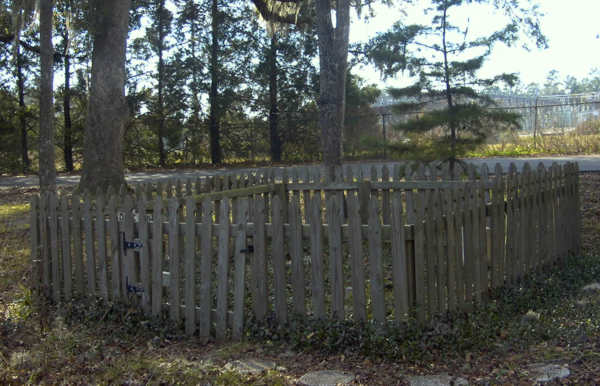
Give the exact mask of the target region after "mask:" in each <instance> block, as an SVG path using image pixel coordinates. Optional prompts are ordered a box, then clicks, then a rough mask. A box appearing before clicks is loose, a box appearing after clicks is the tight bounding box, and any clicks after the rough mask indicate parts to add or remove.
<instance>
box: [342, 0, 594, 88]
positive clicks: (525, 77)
mask: <svg viewBox="0 0 600 386" xmlns="http://www.w3.org/2000/svg"><path fill="white" fill-rule="evenodd" d="M425 3H426V0H417V1H416V4H414V5H413V6H412V7H410V6H409V7H406V6H402V8H400V7H399V6H396V7H393V8H387V7H384V6H381V5H379V6H377V7H376V8H375V9H374V10H375V12H376V16H375V18H373V19H371V20H369V21H368V22H365V21H364V20H358V19H357V18H356V15H353V20H352V25H351V27H350V41H351V42H360V41H365V40H366V39H368V38H370V37H372V36H375V35H376V33H377V32H383V31H386V30H387V29H389V28H390V27H391V26H392V25H393V23H394V22H396V21H397V20H399V19H401V20H403V22H404V23H405V24H413V23H418V24H423V23H426V22H427V21H428V20H430V17H429V16H424V15H423V6H424V4H425ZM537 4H539V7H540V8H539V9H540V11H541V13H543V14H544V16H543V17H542V22H541V26H542V32H543V33H544V34H545V35H546V37H547V38H548V44H549V48H547V49H538V48H536V47H535V46H533V47H532V48H531V49H530V51H527V50H525V49H523V48H522V47H521V45H520V44H517V45H514V46H512V47H510V48H509V47H506V46H503V45H501V44H500V45H497V46H495V48H494V51H493V52H492V54H491V56H490V57H489V58H488V60H487V62H486V63H485V64H484V67H483V68H482V70H481V72H480V74H481V75H483V76H489V75H493V74H498V73H503V72H507V73H512V72H514V73H519V74H520V79H521V81H522V82H523V83H524V84H528V83H530V82H536V83H539V84H543V83H544V81H545V79H546V76H547V74H548V72H550V71H551V70H553V69H555V70H558V71H559V74H560V77H561V78H564V77H566V76H567V75H571V76H575V77H576V78H578V79H581V78H584V77H586V76H587V75H588V74H589V72H590V71H591V70H592V69H593V68H594V67H597V68H600V38H599V35H600V22H599V20H600V0H537ZM466 9H467V11H465V12H458V14H455V15H452V16H454V19H453V20H454V23H455V24H459V23H460V22H461V21H462V22H464V21H466V20H467V18H468V19H469V21H470V23H469V26H470V27H469V29H470V33H472V34H473V35H472V36H475V33H485V31H486V30H487V31H491V28H494V29H496V28H497V27H498V26H501V25H503V24H504V22H503V21H504V20H506V19H504V16H503V15H502V14H501V13H498V12H495V11H493V10H491V8H490V7H487V6H480V5H469V6H468V8H466ZM402 11H404V12H405V15H403V12H402ZM356 70H357V71H355V72H357V73H358V74H359V75H360V76H362V77H363V78H365V79H366V80H367V81H368V82H369V83H377V84H378V85H379V86H380V87H384V86H399V85H405V84H407V83H408V82H407V79H406V78H402V75H400V77H399V78H397V79H388V80H386V81H382V80H381V79H380V75H379V73H378V72H377V71H376V70H374V69H373V68H370V67H364V68H362V69H356Z"/></svg>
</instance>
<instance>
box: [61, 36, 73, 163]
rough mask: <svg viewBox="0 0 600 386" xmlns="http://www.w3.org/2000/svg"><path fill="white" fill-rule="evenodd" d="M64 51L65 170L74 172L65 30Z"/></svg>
mask: <svg viewBox="0 0 600 386" xmlns="http://www.w3.org/2000/svg"><path fill="white" fill-rule="evenodd" d="M63 43H64V46H65V50H64V59H63V62H64V68H65V75H64V76H65V91H64V95H63V117H64V121H65V129H64V136H63V139H64V144H63V145H64V158H65V170H66V171H67V172H72V171H73V132H72V124H71V58H70V57H69V30H68V29H65V33H64V35H63Z"/></svg>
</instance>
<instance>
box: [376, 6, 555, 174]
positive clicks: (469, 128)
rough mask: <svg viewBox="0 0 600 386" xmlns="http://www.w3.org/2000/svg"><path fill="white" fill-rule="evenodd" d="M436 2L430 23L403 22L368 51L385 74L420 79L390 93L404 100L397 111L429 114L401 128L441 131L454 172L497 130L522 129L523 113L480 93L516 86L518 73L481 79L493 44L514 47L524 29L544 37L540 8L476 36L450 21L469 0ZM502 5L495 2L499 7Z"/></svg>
mask: <svg viewBox="0 0 600 386" xmlns="http://www.w3.org/2000/svg"><path fill="white" fill-rule="evenodd" d="M478 2H479V3H485V2H486V1H485V0H480V1H478ZM431 3H432V6H431V7H429V8H427V9H426V10H425V12H426V14H431V15H432V18H431V23H430V25H403V24H402V23H400V22H398V23H396V24H395V25H394V26H393V28H392V29H391V30H390V31H388V32H386V33H383V34H380V35H378V36H377V37H376V38H374V39H372V40H371V41H370V42H369V44H368V45H367V52H368V54H369V57H370V60H371V61H372V62H373V63H375V64H376V66H377V67H378V68H379V69H380V70H381V71H382V73H383V74H384V75H386V76H391V75H395V74H396V73H398V72H400V71H405V70H407V71H409V73H410V74H411V75H413V76H414V77H416V78H417V80H416V82H415V83H414V84H412V85H411V86H408V87H404V88H392V89H390V90H388V92H389V93H390V94H391V95H392V96H393V97H394V98H396V99H397V100H399V101H400V103H399V104H397V105H396V106H395V110H396V112H397V113H399V114H405V113H407V112H416V111H419V110H425V112H422V113H419V117H418V118H412V119H408V120H407V121H406V122H404V123H401V124H398V125H397V126H396V128H397V129H399V130H405V131H409V132H420V133H425V132H431V131H432V130H436V129H437V130H440V129H441V130H442V132H443V134H444V135H443V136H442V137H441V138H438V139H437V140H436V141H435V142H436V143H435V146H436V148H437V149H438V151H439V156H440V157H445V158H446V159H447V160H448V161H450V167H451V169H453V167H454V163H455V161H456V160H457V157H459V156H460V155H461V154H463V153H464V152H465V151H466V150H467V149H470V148H472V147H473V146H475V145H476V144H479V143H481V142H482V141H484V140H485V138H486V137H487V136H488V135H490V134H491V133H492V132H493V131H494V130H497V129H499V128H501V127H510V126H513V127H514V126H517V125H518V123H517V119H518V115H516V114H514V113H509V112H506V111H503V110H501V109H497V108H495V107H494V106H493V105H494V103H493V101H492V100H491V99H490V98H489V97H487V96H486V95H485V94H483V93H481V92H480V91H481V90H482V89H483V88H485V87H489V86H492V85H494V84H496V83H498V82H505V83H507V84H509V85H512V84H513V83H514V82H515V81H516V79H517V77H516V75H515V74H500V75H497V76H495V77H492V78H487V79H484V78H480V77H478V74H477V73H478V71H479V70H480V69H481V67H482V66H483V64H484V62H485V60H486V58H487V57H488V56H489V55H490V53H491V51H492V49H493V47H494V45H495V44H496V43H500V42H501V43H505V44H509V45H510V44H512V43H514V42H515V41H516V40H517V39H518V37H519V32H520V31H521V30H523V29H525V30H526V31H528V32H529V33H530V34H531V36H532V37H533V38H534V40H535V42H536V44H538V45H545V38H544V36H543V35H542V34H541V32H540V30H539V24H538V23H537V22H536V20H537V19H536V17H537V13H536V9H535V8H533V9H531V10H529V11H526V12H527V15H528V17H527V18H520V16H519V15H513V17H514V18H513V19H511V21H510V22H509V23H508V24H507V25H506V26H505V27H504V28H503V29H501V30H499V31H496V32H494V33H492V34H490V35H488V36H484V37H476V38H471V37H470V35H469V26H468V25H467V26H458V25H454V24H452V22H451V13H452V11H453V10H455V9H457V8H458V7H460V6H463V5H465V6H468V5H467V4H469V3H471V2H470V1H467V0H432V1H431ZM503 4H504V2H502V1H496V2H494V5H496V6H500V7H502V6H503ZM523 20H525V21H523Z"/></svg>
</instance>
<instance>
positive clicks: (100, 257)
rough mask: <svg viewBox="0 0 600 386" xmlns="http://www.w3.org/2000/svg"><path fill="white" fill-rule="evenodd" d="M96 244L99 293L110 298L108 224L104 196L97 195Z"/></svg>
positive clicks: (104, 297)
mask: <svg viewBox="0 0 600 386" xmlns="http://www.w3.org/2000/svg"><path fill="white" fill-rule="evenodd" d="M94 228H95V231H96V245H97V248H98V249H97V255H96V257H97V262H98V292H99V293H98V294H99V295H100V297H101V298H102V299H104V300H108V299H109V296H108V259H107V255H106V224H105V221H104V197H103V196H102V194H101V193H98V194H97V195H96V226H95V227H94Z"/></svg>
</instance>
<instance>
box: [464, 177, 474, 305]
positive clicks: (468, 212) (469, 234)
mask: <svg viewBox="0 0 600 386" xmlns="http://www.w3.org/2000/svg"><path fill="white" fill-rule="evenodd" d="M472 194H473V186H472V184H471V183H468V184H467V185H466V186H465V190H464V199H463V209H464V211H463V253H464V262H463V281H464V286H465V295H464V299H465V302H464V307H466V309H467V310H469V309H471V307H472V305H473V284H474V281H475V278H474V265H475V263H474V255H473V252H474V251H473V237H474V235H473V233H474V229H473V228H474V227H473V221H472V218H473V208H472V202H473V199H472Z"/></svg>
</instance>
